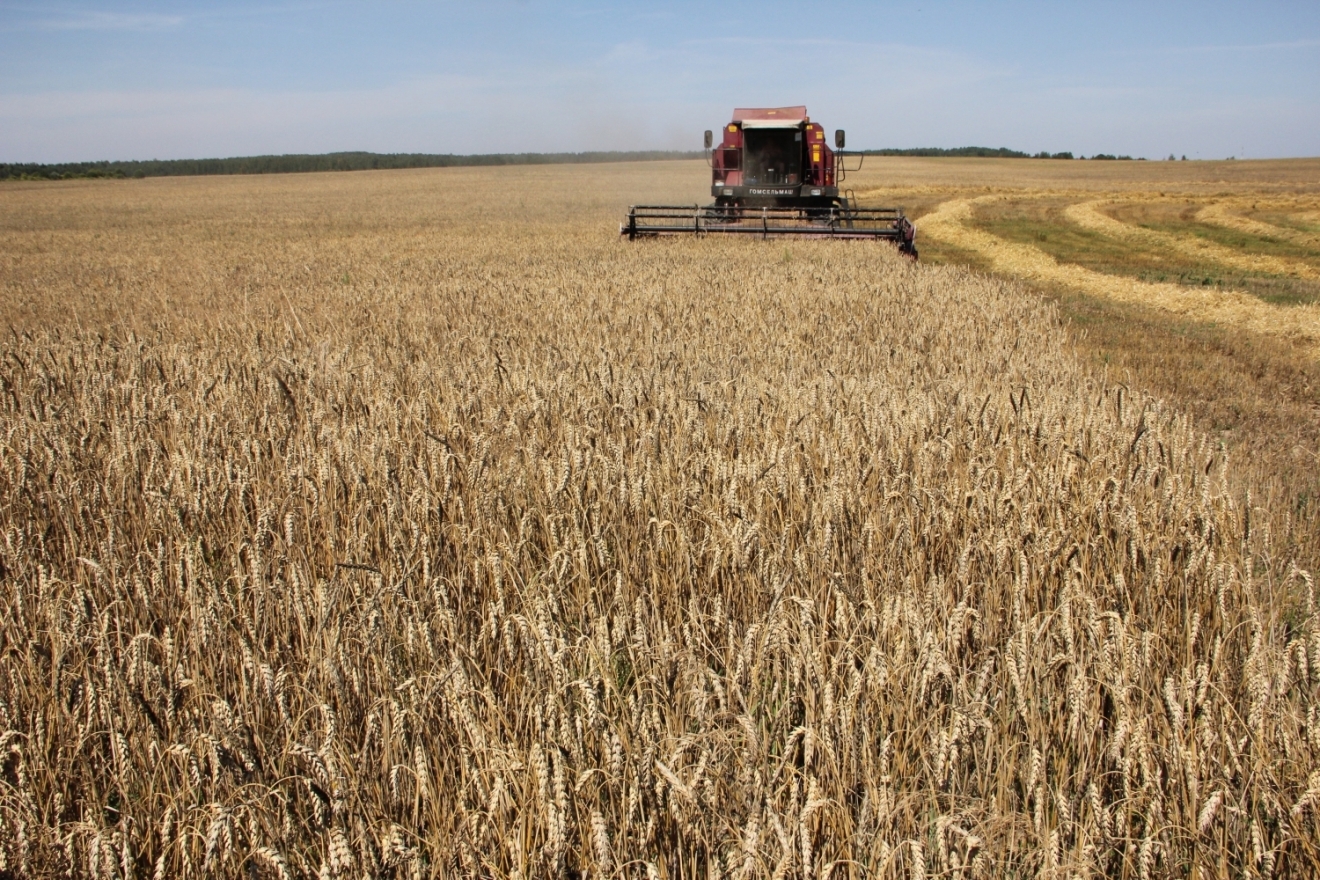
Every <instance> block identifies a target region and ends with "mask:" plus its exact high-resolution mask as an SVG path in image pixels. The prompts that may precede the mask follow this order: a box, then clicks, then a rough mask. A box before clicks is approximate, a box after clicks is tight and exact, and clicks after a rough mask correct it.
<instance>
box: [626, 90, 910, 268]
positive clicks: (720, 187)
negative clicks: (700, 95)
mask: <svg viewBox="0 0 1320 880" xmlns="http://www.w3.org/2000/svg"><path fill="white" fill-rule="evenodd" d="M713 143H714V138H713V137H712V135H711V133H710V132H709V131H708V132H706V150H707V151H708V161H709V164H710V167H711V187H710V194H711V195H712V196H714V198H715V201H714V202H713V203H711V204H709V205H633V206H632V207H630V208H629V209H628V218H627V220H626V221H625V222H624V224H623V225H622V226H621V227H620V228H619V234H620V235H626V236H628V238H629V239H635V238H638V237H640V236H651V235H704V234H707V233H711V234H734V235H759V236H761V237H763V238H770V237H771V236H779V235H795V236H806V237H822V238H870V239H887V240H889V241H892V242H894V243H896V244H897V245H898V246H899V249H900V250H902V251H903V252H904V253H906V254H909V255H910V256H912V257H914V258H915V257H916V255H917V249H916V247H915V246H914V244H913V241H914V239H915V236H916V229H915V228H914V227H913V225H912V223H911V221H909V220H908V219H907V217H905V216H903V209H902V208H863V207H860V206H858V205H857V204H856V199H855V198H850V196H851V193H849V192H848V191H846V190H844V191H841V190H840V189H839V184H840V183H842V182H843V180H844V177H845V176H846V175H847V172H848V169H846V168H845V167H844V157H845V156H856V157H858V164H857V167H856V168H853V169H851V170H853V171H857V170H859V169H860V168H861V167H862V166H861V161H862V159H861V157H862V154H861V153H844V152H843V145H844V134H843V131H842V130H840V131H836V132H835V133H834V147H835V148H834V149H830V147H829V145H828V144H826V143H825V129H824V128H822V127H821V125H820V123H817V122H812V121H811V117H809V116H807V108H806V107H773V108H739V109H737V110H734V111H733V121H731V122H730V123H729V124H728V125H726V126H725V127H724V137H723V139H722V142H721V144H720V146H719V147H718V148H716V149H714V150H712V149H711V147H712V145H713Z"/></svg>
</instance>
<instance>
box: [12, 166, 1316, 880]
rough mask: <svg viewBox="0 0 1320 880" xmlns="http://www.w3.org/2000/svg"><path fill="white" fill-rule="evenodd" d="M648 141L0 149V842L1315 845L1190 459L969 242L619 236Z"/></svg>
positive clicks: (1277, 625)
mask: <svg viewBox="0 0 1320 880" xmlns="http://www.w3.org/2000/svg"><path fill="white" fill-rule="evenodd" d="M688 170H689V169H688V166H682V165H676V166H672V167H671V169H670V171H669V172H666V171H665V170H664V167H663V166H642V167H640V168H639V167H635V166H634V167H620V168H603V167H593V168H588V169H546V170H528V169H521V170H518V171H517V172H515V173H511V174H509V175H507V176H498V175H496V174H495V172H491V171H480V172H476V171H461V172H457V173H454V172H443V173H441V172H430V173H404V174H390V175H365V174H364V175H356V176H339V177H333V176H326V177H313V176H307V177H304V178H272V179H269V180H244V181H219V182H215V181H209V182H197V181H184V182H175V183H159V184H149V185H143V186H141V187H138V188H134V186H133V185H132V184H129V185H124V186H120V185H117V184H110V185H101V184H85V185H81V186H79V187H72V186H70V187H63V188H55V189H46V190H40V191H38V190H35V189H14V190H10V191H8V192H6V193H4V194H0V199H4V200H6V201H3V202H0V204H2V205H3V210H4V212H5V213H4V221H5V226H4V232H3V236H4V244H5V245H6V253H8V254H9V255H10V256H9V257H8V258H7V262H6V264H5V267H4V271H3V276H2V280H3V283H4V288H3V289H4V292H5V297H6V299H5V305H6V308H7V310H8V312H9V314H10V317H11V321H13V322H14V324H13V332H12V333H11V334H10V336H9V338H8V339H6V341H5V342H4V343H3V345H4V352H3V363H4V366H3V368H2V371H0V379H2V380H3V389H2V392H0V436H2V437H3V444H0V504H2V506H0V509H2V510H3V511H4V518H3V521H2V522H0V566H2V567H3V588H4V590H5V594H6V595H5V601H4V603H3V604H0V634H3V644H4V648H5V653H4V657H5V660H4V675H3V676H0V729H2V730H3V733H0V747H2V748H3V750H4V752H3V765H2V766H0V860H2V863H0V871H8V872H11V873H13V874H15V875H19V876H35V875H47V874H55V873H60V872H68V873H72V874H74V875H79V876H89V877H121V876H136V875H144V874H148V873H153V874H154V876H159V877H165V876H199V875H203V874H207V873H211V874H218V875H236V874H239V873H240V872H244V871H246V872H251V873H252V874H256V875H261V876H267V877H280V878H284V877H294V876H312V875H317V876H322V877H338V876H354V877H356V876H401V877H402V876H409V877H419V876H440V875H446V876H447V875H452V874H457V875H464V876H484V877H521V878H530V877H540V876H599V877H616V876H617V877H638V878H640V877H647V878H652V877H665V878H672V877H697V876H726V875H736V876H740V877H775V878H783V877H790V876H791V877H803V878H818V880H828V878H839V877H850V876H851V877H872V876H905V877H927V876H945V877H994V876H1009V875H1023V874H1028V873H1030V874H1041V875H1050V876H1052V875H1059V876H1128V877H1133V876H1143V877H1144V876H1159V875H1167V874H1174V873H1189V872H1191V871H1192V870H1214V871H1223V872H1226V873H1229V874H1234V875H1243V876H1265V875H1269V874H1290V875H1293V876H1309V875H1311V874H1313V873H1314V872H1315V871H1316V869H1317V868H1320V852H1318V851H1317V844H1316V840H1317V821H1318V819H1317V815H1318V814H1320V785H1318V784H1317V782H1316V780H1317V779H1320V776H1317V773H1318V772H1320V718H1318V717H1317V711H1318V710H1317V702H1318V701H1320V616H1317V613H1316V609H1315V595H1314V592H1315V591H1314V584H1313V578H1312V575H1311V574H1310V573H1309V572H1307V571H1305V570H1302V569H1299V568H1298V567H1297V566H1296V565H1294V564H1293V561H1292V560H1290V559H1287V558H1282V557H1281V556H1280V555H1278V554H1277V553H1276V552H1275V549H1274V548H1275V539H1274V525H1273V524H1274V523H1275V522H1276V519H1275V518H1273V517H1272V516H1271V515H1270V513H1269V512H1268V511H1260V510H1258V509H1256V508H1255V507H1253V505H1252V502H1251V500H1250V498H1247V499H1242V498H1237V497H1234V496H1233V495H1232V494H1231V493H1230V492H1229V491H1227V488H1226V486H1227V483H1226V477H1227V474H1228V473H1229V470H1230V468H1231V467H1232V464H1231V463H1230V462H1229V461H1227V460H1226V457H1225V456H1224V455H1223V453H1222V452H1221V451H1219V450H1218V449H1216V448H1215V447H1214V446H1213V445H1212V444H1210V443H1208V442H1207V441H1206V440H1205V438H1204V437H1202V436H1200V435H1198V434H1197V433H1195V432H1194V431H1193V430H1192V429H1191V428H1190V427H1189V425H1188V423H1187V421H1186V420H1185V418H1184V417H1183V416H1182V415H1181V414H1180V413H1178V412H1176V411H1173V410H1172V409H1170V408H1169V407H1167V406H1166V405H1164V404H1163V403H1162V402H1161V401H1159V400H1156V399H1151V398H1149V397H1146V396H1144V395H1142V394H1140V393H1139V392H1134V391H1133V390H1131V389H1129V388H1127V387H1125V386H1124V385H1122V384H1115V383H1111V382H1108V381H1106V380H1105V379H1103V378H1102V377H1097V376H1095V375H1092V374H1090V373H1088V372H1087V371H1086V370H1085V369H1084V368H1083V367H1082V366H1081V365H1080V364H1079V363H1078V361H1077V360H1076V359H1075V358H1074V356H1073V355H1072V354H1071V353H1070V352H1069V350H1068V348H1067V346H1066V344H1065V336H1064V332H1063V330H1062V328H1061V327H1060V324H1059V321H1058V319H1057V317H1056V314H1055V312H1054V311H1053V309H1052V308H1051V307H1050V306H1048V305H1046V304H1044V303H1042V302H1041V301H1040V300H1039V299H1037V298H1035V297H1033V296H1031V295H1029V294H1028V293H1026V292H1025V291H1024V290H1023V289H1021V288H1020V287H1017V286H1015V285H1013V284H1010V283H1007V282H1003V281H998V280H994V279H990V278H986V277H984V276H979V275H976V274H973V273H970V272H967V271H964V270H960V269H954V268H932V267H926V266H915V265H913V264H911V263H909V262H907V261H906V260H902V259H900V258H898V256H897V255H896V254H894V253H892V252H891V251H890V250H889V249H887V248H885V247H876V246H873V245H866V244H860V245H859V244H856V243H827V242H826V243H814V242H813V243H810V244H805V243H792V244H788V245H785V244H783V243H773V242H771V243H763V242H754V241H719V240H702V241H696V240H692V241H665V242H653V243H647V244H642V245H628V244H626V243H619V242H618V241H616V239H615V236H614V232H613V230H612V229H611V228H610V225H611V223H612V222H613V221H614V220H615V216H614V215H615V213H616V212H617V205H618V204H619V203H622V202H624V200H625V199H626V198H627V195H626V193H632V192H637V193H639V200H640V197H642V196H645V195H647V194H648V193H650V192H653V191H654V190H658V189H662V188H668V187H681V186H682V185H686V184H676V183H675V182H676V181H681V180H686V178H683V177H680V176H679V175H680V172H681V173H683V174H686V173H688ZM657 172H659V174H658V177H657V176H656V175H657ZM666 173H668V177H666ZM500 174H501V175H502V174H503V172H501V173H500ZM496 182H502V185H503V186H505V187H507V188H508V190H509V199H510V201H511V202H513V203H517V202H518V201H519V200H522V202H523V204H524V208H525V213H526V214H527V215H530V216H531V221H530V225H522V226H519V225H516V224H514V223H511V222H508V221H506V220H504V219H502V218H500V217H499V216H497V215H495V214H494V213H493V211H491V210H488V209H481V208H479V207H473V206H474V205H477V204H479V200H480V194H481V193H482V192H483V191H487V190H488V189H489V188H490V187H492V186H493V185H494V184H495V183H496ZM588 184H589V186H588ZM694 189H699V187H694ZM33 192H39V193H40V196H39V197H38V196H32V195H30V193H33ZM584 193H587V194H586V195H584ZM62 204H63V205H65V206H68V205H73V206H74V207H73V208H69V209H68V210H64V209H62V207H61V205H62ZM565 206H567V207H572V208H573V209H574V210H575V211H576V214H575V216H576V218H577V219H574V220H571V221H567V222H558V218H557V209H559V208H561V207H565ZM254 208H259V209H260V210H254ZM33 292H38V293H41V294H42V295H43V300H42V301H33V300H32V299H30V298H29V297H30V295H31V294H32V293H33Z"/></svg>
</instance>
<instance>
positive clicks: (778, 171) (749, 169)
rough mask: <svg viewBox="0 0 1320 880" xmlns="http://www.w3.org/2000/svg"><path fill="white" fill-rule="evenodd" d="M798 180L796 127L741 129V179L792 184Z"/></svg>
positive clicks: (799, 164) (798, 134)
mask: <svg viewBox="0 0 1320 880" xmlns="http://www.w3.org/2000/svg"><path fill="white" fill-rule="evenodd" d="M801 179H802V132H801V131H800V130H799V129H796V128H747V129H743V180H744V182H746V183H749V184H752V183H760V184H793V183H798V182H800V181H801Z"/></svg>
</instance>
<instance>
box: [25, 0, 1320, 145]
mask: <svg viewBox="0 0 1320 880" xmlns="http://www.w3.org/2000/svg"><path fill="white" fill-rule="evenodd" d="M799 103H802V104H806V105H807V107H808V109H809V111H810V113H811V115H812V117H813V118H815V119H817V120H819V121H821V122H822V123H824V124H825V126H826V127H827V128H829V129H833V128H846V129H847V130H848V146H849V147H850V148H866V147H911V146H939V147H956V146H965V145H981V146H996V147H997V146H1007V147H1012V148H1015V149H1020V150H1028V151H1031V152H1036V151H1039V150H1049V151H1051V152H1057V151H1061V150H1070V151H1072V152H1074V153H1081V154H1086V155H1090V154H1092V153H1095V152H1100V151H1104V152H1111V153H1127V154H1131V155H1134V156H1147V157H1150V158H1160V157H1164V156H1167V155H1168V154H1169V153H1177V154H1179V155H1182V154H1187V155H1188V156H1189V157H1193V158H1195V157H1199V158H1224V157H1226V156H1230V155H1234V156H1238V157H1250V158H1263V157H1274V156H1303V155H1305V156H1315V155H1320V3H1317V2H1315V0H1310V2H1292V3H1282V2H1251V3H1244V2H1242V0H1237V2H1219V0H1206V2H1198V3H1190V2H1188V3H1181V2H1179V3H1160V2H1156V0H1150V2H1144V3H1126V2H1116V3H1105V2H1091V3H1062V2H1053V3H1032V2H1002V3H973V2H929V0H911V2H904V3H897V2H883V0H871V2H850V0H836V2H829V0H826V2H799V3H787V2H772V0H766V2H742V0H707V2H668V3H661V2H648V0H632V2H628V3H615V2H564V3H551V2H542V0H522V2H517V0H489V2H486V3H473V2H462V3H459V2H454V3H450V2H432V3H420V2H390V0H380V2H375V3H365V2H347V0H345V2H287V3H272V2H233V0H229V2H226V0H218V2H209V3H200V2H154V3H151V2H141V3H121V2H101V3H83V2H45V3H36V2H16V3H11V2H8V0H0V161H10V162H14V161H41V162H57V161H79V160H91V159H150V158H186V157H209V156H236V155H253V154H261V153H304V152H305V153H323V152H330V151H335V150H372V151H376V152H428V153H472V152H518V151H559V150H572V151H576V150H609V149H697V148H699V147H700V144H701V131H702V130H703V129H706V128H718V126H719V125H720V124H721V123H723V122H725V121H727V119H728V116H729V113H730V111H731V110H732V108H733V107H734V106H766V105H771V106H773V105H781V104H799Z"/></svg>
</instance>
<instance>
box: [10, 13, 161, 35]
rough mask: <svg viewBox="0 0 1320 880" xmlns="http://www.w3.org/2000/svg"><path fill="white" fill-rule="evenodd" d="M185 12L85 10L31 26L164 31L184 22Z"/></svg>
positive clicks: (35, 21) (86, 29)
mask: <svg viewBox="0 0 1320 880" xmlns="http://www.w3.org/2000/svg"><path fill="white" fill-rule="evenodd" d="M183 21H184V17H183V16H182V15H153V14H149V13H125V12H101V11H94V10H84V11H78V12H68V13H64V14H62V15H58V16H56V17H52V18H40V19H34V20H33V21H32V22H31V23H30V25H29V26H30V27H32V28H34V29H37V30H50V31H163V30H168V29H169V28H174V27H178V26H179V25H181V24H183Z"/></svg>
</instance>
